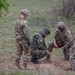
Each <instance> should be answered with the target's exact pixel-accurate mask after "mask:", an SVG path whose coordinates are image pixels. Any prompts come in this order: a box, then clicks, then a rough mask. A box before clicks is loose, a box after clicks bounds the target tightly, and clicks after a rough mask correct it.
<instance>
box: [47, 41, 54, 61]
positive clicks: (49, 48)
mask: <svg viewBox="0 0 75 75" xmlns="http://www.w3.org/2000/svg"><path fill="white" fill-rule="evenodd" d="M54 47H55V46H54V42H52V43H50V44H49V46H48V50H49V52H51V53H52V51H53V48H54ZM47 61H48V62H51V55H47Z"/></svg>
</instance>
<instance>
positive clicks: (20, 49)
mask: <svg viewBox="0 0 75 75" xmlns="http://www.w3.org/2000/svg"><path fill="white" fill-rule="evenodd" d="M16 47H17V51H16V60H15V62H16V63H17V64H19V63H20V58H21V56H22V54H23V53H24V57H23V59H24V60H23V61H24V63H27V62H29V58H28V53H29V47H28V44H27V42H26V41H25V40H16Z"/></svg>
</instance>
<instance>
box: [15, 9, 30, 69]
mask: <svg viewBox="0 0 75 75" xmlns="http://www.w3.org/2000/svg"><path fill="white" fill-rule="evenodd" d="M28 14H29V12H28V10H27V9H23V10H22V11H21V15H20V18H18V19H17V20H16V21H15V39H16V47H17V52H16V60H15V65H16V66H17V67H18V68H21V67H20V58H21V56H22V53H23V52H24V64H23V66H24V67H25V68H27V62H28V61H29V60H28V57H27V53H28V52H29V47H28V44H29V43H30V35H29V27H28V25H29V24H28V22H27V21H26V20H25V19H26V17H27V16H28Z"/></svg>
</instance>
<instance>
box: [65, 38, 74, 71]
mask: <svg viewBox="0 0 75 75" xmlns="http://www.w3.org/2000/svg"><path fill="white" fill-rule="evenodd" d="M65 49H66V50H68V54H69V56H70V57H69V62H70V66H71V67H70V68H67V69H66V71H68V70H71V71H72V70H73V71H75V39H73V40H72V41H70V42H68V43H67V44H66V47H65Z"/></svg>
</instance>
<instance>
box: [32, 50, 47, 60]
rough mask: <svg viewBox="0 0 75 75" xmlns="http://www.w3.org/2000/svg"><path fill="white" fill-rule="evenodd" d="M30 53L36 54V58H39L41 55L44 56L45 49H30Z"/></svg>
mask: <svg viewBox="0 0 75 75" xmlns="http://www.w3.org/2000/svg"><path fill="white" fill-rule="evenodd" d="M31 55H32V56H36V57H37V58H38V59H41V58H43V57H45V56H46V55H47V54H46V50H38V49H37V50H31Z"/></svg>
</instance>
